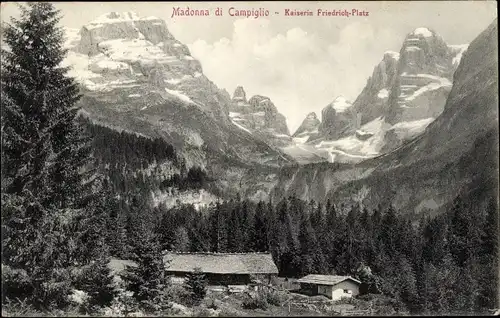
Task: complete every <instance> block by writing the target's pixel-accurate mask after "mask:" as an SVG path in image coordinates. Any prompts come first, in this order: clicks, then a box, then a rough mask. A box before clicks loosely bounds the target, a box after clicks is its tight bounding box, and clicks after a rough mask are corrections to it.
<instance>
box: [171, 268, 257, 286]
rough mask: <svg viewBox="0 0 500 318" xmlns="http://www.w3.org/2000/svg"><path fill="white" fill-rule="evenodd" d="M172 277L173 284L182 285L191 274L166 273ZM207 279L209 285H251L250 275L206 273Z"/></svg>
mask: <svg viewBox="0 0 500 318" xmlns="http://www.w3.org/2000/svg"><path fill="white" fill-rule="evenodd" d="M166 274H167V275H171V279H172V283H174V284H182V283H183V282H184V280H185V279H186V276H187V275H188V274H189V273H187V272H168V271H167V272H166ZM205 279H206V280H207V283H208V284H209V285H222V286H227V285H247V284H249V283H250V275H247V274H227V275H225V274H224V275H223V274H211V273H206V274H205Z"/></svg>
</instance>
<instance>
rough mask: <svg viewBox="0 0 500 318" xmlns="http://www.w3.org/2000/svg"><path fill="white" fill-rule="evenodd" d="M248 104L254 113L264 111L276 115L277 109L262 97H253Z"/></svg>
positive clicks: (267, 99) (266, 98)
mask: <svg viewBox="0 0 500 318" xmlns="http://www.w3.org/2000/svg"><path fill="white" fill-rule="evenodd" d="M248 103H249V104H250V106H252V108H254V109H255V110H256V111H265V112H270V113H277V112H278V109H277V108H276V106H274V103H273V102H272V101H271V99H270V98H269V97H266V96H262V95H254V96H252V97H251V98H250V99H249V100H248Z"/></svg>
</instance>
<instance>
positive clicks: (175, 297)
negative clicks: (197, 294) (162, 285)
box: [165, 284, 191, 306]
mask: <svg viewBox="0 0 500 318" xmlns="http://www.w3.org/2000/svg"><path fill="white" fill-rule="evenodd" d="M165 293H166V295H167V297H168V298H169V299H170V300H171V301H173V302H174V303H178V304H181V305H185V306H188V305H190V304H191V294H190V292H189V291H188V290H186V288H184V287H183V286H181V285H176V284H171V285H169V286H168V287H167V289H165Z"/></svg>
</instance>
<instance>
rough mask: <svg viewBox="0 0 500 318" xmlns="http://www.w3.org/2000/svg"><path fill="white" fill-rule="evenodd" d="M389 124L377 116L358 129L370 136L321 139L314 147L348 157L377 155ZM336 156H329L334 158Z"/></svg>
mask: <svg viewBox="0 0 500 318" xmlns="http://www.w3.org/2000/svg"><path fill="white" fill-rule="evenodd" d="M389 127H390V126H389V125H388V124H387V123H386V122H385V120H384V118H383V117H378V118H376V119H374V120H372V121H370V122H368V123H366V124H365V125H363V126H361V128H360V129H359V130H358V131H359V134H360V135H372V136H371V137H370V138H367V139H365V140H360V139H359V138H358V137H357V136H356V135H350V136H347V137H344V138H340V139H337V140H333V141H324V140H323V141H321V142H320V143H319V144H317V145H316V146H315V147H316V148H317V149H318V150H324V151H327V152H328V153H330V154H340V155H342V156H346V157H349V158H358V159H366V158H371V157H374V156H377V155H378V154H379V152H380V149H382V147H383V146H384V135H385V131H386V130H387V128H389ZM337 157H338V156H330V157H329V158H330V162H332V161H331V160H335V158H337Z"/></svg>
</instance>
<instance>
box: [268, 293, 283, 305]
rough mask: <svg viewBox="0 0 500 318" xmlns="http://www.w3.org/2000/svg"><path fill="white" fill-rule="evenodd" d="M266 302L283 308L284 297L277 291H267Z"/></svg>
mask: <svg viewBox="0 0 500 318" xmlns="http://www.w3.org/2000/svg"><path fill="white" fill-rule="evenodd" d="M265 295H266V300H267V302H268V303H269V304H270V305H274V306H281V304H282V303H283V295H282V294H281V293H280V292H278V291H276V290H268V291H265Z"/></svg>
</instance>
